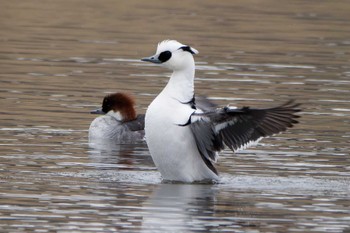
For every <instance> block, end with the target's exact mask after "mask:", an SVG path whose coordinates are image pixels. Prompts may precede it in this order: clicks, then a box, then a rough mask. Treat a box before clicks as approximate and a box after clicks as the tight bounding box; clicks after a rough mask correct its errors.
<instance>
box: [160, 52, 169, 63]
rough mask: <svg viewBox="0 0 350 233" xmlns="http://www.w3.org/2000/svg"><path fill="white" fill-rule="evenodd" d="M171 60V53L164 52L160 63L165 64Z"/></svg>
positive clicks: (161, 54)
mask: <svg viewBox="0 0 350 233" xmlns="http://www.w3.org/2000/svg"><path fill="white" fill-rule="evenodd" d="M170 58H171V52H170V51H164V52H161V53H160V54H159V57H158V59H159V61H161V62H162V63H163V62H166V61H167V60H169V59H170Z"/></svg>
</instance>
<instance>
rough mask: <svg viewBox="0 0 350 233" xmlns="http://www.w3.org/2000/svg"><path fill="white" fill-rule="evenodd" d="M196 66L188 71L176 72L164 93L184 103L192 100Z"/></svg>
mask: <svg viewBox="0 0 350 233" xmlns="http://www.w3.org/2000/svg"><path fill="white" fill-rule="evenodd" d="M194 74H195V69H194V65H193V66H191V67H188V68H186V69H181V70H174V72H173V73H172V75H171V77H170V80H169V82H168V84H167V85H166V87H165V88H164V91H166V92H167V94H168V95H170V96H171V97H173V98H175V99H177V100H178V101H180V102H182V103H187V102H189V101H191V100H192V98H193V95H194Z"/></svg>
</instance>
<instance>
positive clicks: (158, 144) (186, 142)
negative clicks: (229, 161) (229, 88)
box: [142, 40, 299, 182]
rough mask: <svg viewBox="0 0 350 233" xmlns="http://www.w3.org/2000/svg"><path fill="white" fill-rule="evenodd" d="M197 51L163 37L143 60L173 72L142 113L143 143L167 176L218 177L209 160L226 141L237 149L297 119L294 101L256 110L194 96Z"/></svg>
mask: <svg viewBox="0 0 350 233" xmlns="http://www.w3.org/2000/svg"><path fill="white" fill-rule="evenodd" d="M197 53H198V51H197V50H196V49H194V48H192V47H190V46H188V45H184V44H181V43H179V42H177V41H174V40H167V41H163V42H161V43H159V44H158V47H157V52H156V54H155V55H154V56H151V57H148V58H143V59H142V61H147V62H152V63H155V64H161V65H163V66H165V67H167V68H169V69H171V70H173V73H172V75H171V77H170V80H169V82H168V84H167V85H166V87H165V88H164V89H163V90H162V92H161V93H160V94H159V95H158V96H157V97H156V98H155V99H154V100H153V102H152V103H151V104H150V105H149V107H148V109H147V112H146V116H145V133H146V135H145V137H146V142H147V145H148V148H149V150H150V153H151V156H152V158H153V161H154V163H155V164H156V166H157V168H158V170H159V171H160V172H161V174H162V176H163V178H164V179H165V180H171V181H182V182H194V181H203V180H218V179H219V177H218V172H217V171H216V169H215V167H214V165H213V163H214V162H216V160H217V155H218V152H219V151H221V150H222V149H224V148H225V145H226V146H228V147H229V148H230V149H231V150H233V151H237V150H238V149H241V148H244V147H245V146H247V145H249V144H250V143H252V142H257V141H259V140H260V139H261V138H263V137H268V136H271V135H273V134H277V133H280V132H282V131H285V130H286V129H287V128H289V127H292V126H293V125H294V124H296V123H297V121H296V118H298V116H297V115H295V113H296V112H298V111H299V108H298V107H299V105H298V104H296V103H294V102H293V101H290V102H287V103H285V104H283V105H281V106H278V107H274V108H267V109H255V108H250V107H243V108H230V107H224V108H216V106H215V105H213V104H210V103H209V102H208V101H206V100H205V99H197V100H195V98H194V74H195V63H194V59H193V55H194V54H197ZM196 102H197V103H196Z"/></svg>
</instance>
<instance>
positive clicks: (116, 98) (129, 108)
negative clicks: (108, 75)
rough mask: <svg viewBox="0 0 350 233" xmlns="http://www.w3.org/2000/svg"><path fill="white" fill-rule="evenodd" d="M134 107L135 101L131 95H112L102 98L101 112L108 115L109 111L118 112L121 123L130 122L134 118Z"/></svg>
mask: <svg viewBox="0 0 350 233" xmlns="http://www.w3.org/2000/svg"><path fill="white" fill-rule="evenodd" d="M134 105H135V101H134V99H133V97H132V96H131V95H129V94H126V93H114V94H110V95H107V96H105V97H104V99H103V102H102V111H103V112H104V113H108V112H109V111H111V110H113V111H114V112H120V114H121V116H122V118H123V121H131V120H134V119H135V118H136V111H135V109H134Z"/></svg>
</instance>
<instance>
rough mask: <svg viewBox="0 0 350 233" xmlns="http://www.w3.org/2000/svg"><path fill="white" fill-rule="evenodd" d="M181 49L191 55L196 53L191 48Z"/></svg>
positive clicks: (184, 47)
mask: <svg viewBox="0 0 350 233" xmlns="http://www.w3.org/2000/svg"><path fill="white" fill-rule="evenodd" d="M180 49H182V50H183V51H187V52H189V53H191V54H195V52H193V51H192V49H191V47H190V46H182V47H181V48H180Z"/></svg>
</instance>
